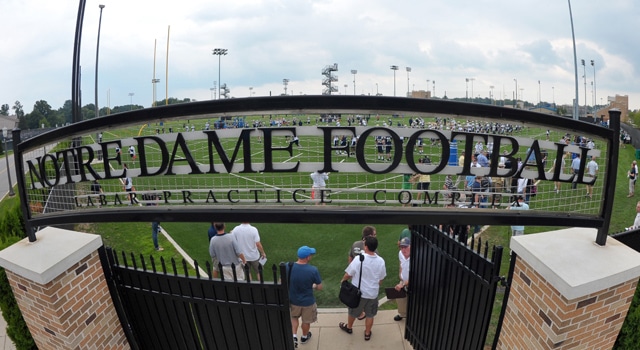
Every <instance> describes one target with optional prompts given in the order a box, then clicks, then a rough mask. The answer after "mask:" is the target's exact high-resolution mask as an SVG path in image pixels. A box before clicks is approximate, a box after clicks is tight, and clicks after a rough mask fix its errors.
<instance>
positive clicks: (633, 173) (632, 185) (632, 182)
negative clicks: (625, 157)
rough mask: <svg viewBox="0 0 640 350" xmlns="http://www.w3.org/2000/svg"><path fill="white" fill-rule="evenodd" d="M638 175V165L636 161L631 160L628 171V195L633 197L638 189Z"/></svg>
mask: <svg viewBox="0 0 640 350" xmlns="http://www.w3.org/2000/svg"><path fill="white" fill-rule="evenodd" d="M637 177H638V168H637V167H636V161H635V160H634V161H633V162H631V169H629V171H627V178H628V179H629V194H628V195H627V197H633V195H634V194H635V189H636V178H637Z"/></svg>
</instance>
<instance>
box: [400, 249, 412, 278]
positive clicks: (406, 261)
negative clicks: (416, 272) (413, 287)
mask: <svg viewBox="0 0 640 350" xmlns="http://www.w3.org/2000/svg"><path fill="white" fill-rule="evenodd" d="M398 260H400V280H401V281H403V282H406V281H408V280H409V265H410V263H411V257H408V258H405V257H404V255H402V251H399V252H398Z"/></svg>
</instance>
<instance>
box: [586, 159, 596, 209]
mask: <svg viewBox="0 0 640 350" xmlns="http://www.w3.org/2000/svg"><path fill="white" fill-rule="evenodd" d="M587 173H588V174H589V176H591V177H593V178H594V181H595V177H596V175H598V163H596V156H591V160H590V161H589V163H587ZM587 197H588V198H589V199H591V198H592V197H593V185H587Z"/></svg>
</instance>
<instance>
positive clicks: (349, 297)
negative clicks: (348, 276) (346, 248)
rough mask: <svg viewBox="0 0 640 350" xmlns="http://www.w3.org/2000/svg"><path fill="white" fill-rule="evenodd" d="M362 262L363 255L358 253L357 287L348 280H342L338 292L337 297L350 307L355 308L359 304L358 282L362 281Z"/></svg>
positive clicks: (360, 295)
mask: <svg viewBox="0 0 640 350" xmlns="http://www.w3.org/2000/svg"><path fill="white" fill-rule="evenodd" d="M363 262H364V255H362V254H360V276H359V278H358V287H356V286H354V285H353V284H352V283H351V282H349V281H342V284H341V285H340V294H339V295H338V297H339V298H340V301H341V302H342V303H343V304H345V305H347V307H350V308H352V309H353V308H356V307H358V305H359V304H360V298H361V297H362V292H360V288H359V286H360V283H362V263H363Z"/></svg>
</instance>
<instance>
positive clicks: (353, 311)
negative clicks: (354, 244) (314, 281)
mask: <svg viewBox="0 0 640 350" xmlns="http://www.w3.org/2000/svg"><path fill="white" fill-rule="evenodd" d="M376 249H378V239H377V238H376V237H367V238H365V240H364V261H362V262H361V261H360V260H359V259H358V260H355V259H354V260H353V261H352V262H351V264H349V266H347V268H346V269H345V274H344V276H343V277H342V280H341V281H340V282H341V283H342V282H343V281H346V280H349V279H350V280H351V282H352V283H353V284H354V285H355V286H356V287H358V288H360V291H361V292H362V297H361V298H360V304H359V305H358V306H357V307H356V308H349V312H348V317H347V323H344V322H340V323H339V325H338V326H339V327H340V329H341V330H343V331H345V332H346V333H349V334H351V333H353V322H355V320H356V317H358V316H359V315H360V314H361V313H362V311H363V310H364V312H365V315H366V316H365V317H366V321H365V330H364V340H370V339H371V328H372V327H373V319H374V317H375V316H376V314H377V313H378V292H379V289H380V285H381V284H382V281H383V280H384V278H385V277H386V276H387V272H386V266H385V263H384V259H382V258H381V257H380V256H379V255H378V254H376V253H375V251H376ZM360 264H362V275H360V267H361V266H360ZM361 277H362V278H361ZM360 279H361V280H360Z"/></svg>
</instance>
